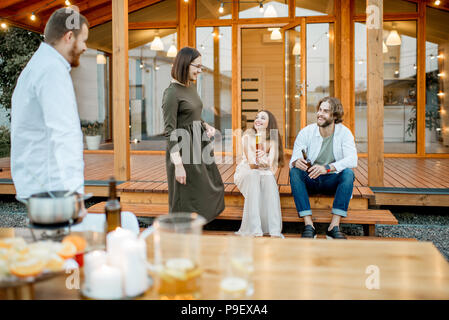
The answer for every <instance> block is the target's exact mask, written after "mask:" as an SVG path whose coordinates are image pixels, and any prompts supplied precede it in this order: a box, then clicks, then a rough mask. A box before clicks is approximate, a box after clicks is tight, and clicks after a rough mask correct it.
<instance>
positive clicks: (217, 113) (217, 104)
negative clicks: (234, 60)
mask: <svg viewBox="0 0 449 320" xmlns="http://www.w3.org/2000/svg"><path fill="white" fill-rule="evenodd" d="M214 33H215V34H216V35H217V36H216V37H214V127H215V129H217V130H219V131H221V101H220V100H221V99H220V91H221V90H220V37H218V35H219V34H220V30H219V28H218V27H214Z"/></svg>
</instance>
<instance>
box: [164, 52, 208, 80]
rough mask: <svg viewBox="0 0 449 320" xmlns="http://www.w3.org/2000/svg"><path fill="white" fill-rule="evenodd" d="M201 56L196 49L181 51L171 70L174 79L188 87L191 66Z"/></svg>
mask: <svg viewBox="0 0 449 320" xmlns="http://www.w3.org/2000/svg"><path fill="white" fill-rule="evenodd" d="M199 56H201V53H200V52H199V51H198V50H196V49H195V48H191V47H184V48H182V49H181V50H179V52H178V54H177V55H176V58H175V61H174V62H173V67H172V69H171V76H172V78H173V79H176V80H178V81H179V82H181V83H182V84H184V85H186V86H188V85H189V68H190V64H191V63H192V61H193V60H195V59H196V58H198V57H199Z"/></svg>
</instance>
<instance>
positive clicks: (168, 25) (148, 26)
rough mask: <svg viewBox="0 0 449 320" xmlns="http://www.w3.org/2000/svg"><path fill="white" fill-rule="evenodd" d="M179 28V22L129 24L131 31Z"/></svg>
mask: <svg viewBox="0 0 449 320" xmlns="http://www.w3.org/2000/svg"><path fill="white" fill-rule="evenodd" d="M177 26H178V22H177V21H154V22H153V21H149V22H129V23H128V29H129V30H148V29H173V28H176V27H177Z"/></svg>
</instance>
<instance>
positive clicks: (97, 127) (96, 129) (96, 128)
mask: <svg viewBox="0 0 449 320" xmlns="http://www.w3.org/2000/svg"><path fill="white" fill-rule="evenodd" d="M81 129H82V131H83V134H84V136H85V137H86V144H87V149H88V150H98V149H99V147H100V142H101V135H102V133H103V123H102V122H98V121H94V122H91V121H81Z"/></svg>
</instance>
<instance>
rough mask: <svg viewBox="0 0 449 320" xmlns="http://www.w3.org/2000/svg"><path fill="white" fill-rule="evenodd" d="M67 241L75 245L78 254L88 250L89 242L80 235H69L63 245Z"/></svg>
mask: <svg viewBox="0 0 449 320" xmlns="http://www.w3.org/2000/svg"><path fill="white" fill-rule="evenodd" d="M67 241H68V242H71V243H73V244H74V245H75V247H76V253H81V252H84V250H85V249H86V246H87V241H86V240H85V239H84V238H83V237H81V236H79V235H76V234H71V235H68V236H66V237H65V238H64V240H62V243H64V242H67Z"/></svg>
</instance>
